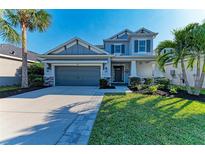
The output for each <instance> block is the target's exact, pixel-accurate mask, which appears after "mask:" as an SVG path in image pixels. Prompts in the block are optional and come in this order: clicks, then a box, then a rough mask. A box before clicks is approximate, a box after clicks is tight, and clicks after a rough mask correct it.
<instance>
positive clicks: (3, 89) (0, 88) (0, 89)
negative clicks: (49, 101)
mask: <svg viewBox="0 0 205 154" xmlns="http://www.w3.org/2000/svg"><path fill="white" fill-rule="evenodd" d="M15 89H20V87H18V86H0V92H3V91H7V90H15Z"/></svg>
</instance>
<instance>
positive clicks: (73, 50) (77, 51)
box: [53, 44, 100, 55]
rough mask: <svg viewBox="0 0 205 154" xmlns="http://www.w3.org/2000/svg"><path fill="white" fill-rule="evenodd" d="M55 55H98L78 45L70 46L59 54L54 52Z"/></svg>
mask: <svg viewBox="0 0 205 154" xmlns="http://www.w3.org/2000/svg"><path fill="white" fill-rule="evenodd" d="M53 54H56V55H96V54H100V53H96V52H95V51H93V50H91V49H88V48H86V47H84V46H82V45H80V44H75V45H73V46H70V47H69V48H64V49H62V50H60V51H59V52H54V53H53Z"/></svg>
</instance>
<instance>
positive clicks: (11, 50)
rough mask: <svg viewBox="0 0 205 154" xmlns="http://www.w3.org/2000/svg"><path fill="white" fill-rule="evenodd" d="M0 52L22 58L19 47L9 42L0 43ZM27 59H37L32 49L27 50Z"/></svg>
mask: <svg viewBox="0 0 205 154" xmlns="http://www.w3.org/2000/svg"><path fill="white" fill-rule="evenodd" d="M0 54H3V55H7V56H12V57H16V58H22V51H21V48H19V47H16V46H14V45H11V44H0ZM28 60H32V61H37V54H36V53H34V52H32V51H28Z"/></svg>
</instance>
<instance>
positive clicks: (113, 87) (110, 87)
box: [99, 86, 115, 89]
mask: <svg viewBox="0 0 205 154" xmlns="http://www.w3.org/2000/svg"><path fill="white" fill-rule="evenodd" d="M99 89H115V86H107V87H100V88H99Z"/></svg>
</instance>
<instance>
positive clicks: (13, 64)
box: [0, 44, 37, 86]
mask: <svg viewBox="0 0 205 154" xmlns="http://www.w3.org/2000/svg"><path fill="white" fill-rule="evenodd" d="M35 61H37V54H35V53H34V52H31V51H29V52H28V63H33V62H35ZM21 65H22V51H21V48H18V47H16V46H14V45H10V44H0V86H6V85H19V84H20V83H21Z"/></svg>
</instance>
